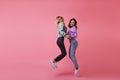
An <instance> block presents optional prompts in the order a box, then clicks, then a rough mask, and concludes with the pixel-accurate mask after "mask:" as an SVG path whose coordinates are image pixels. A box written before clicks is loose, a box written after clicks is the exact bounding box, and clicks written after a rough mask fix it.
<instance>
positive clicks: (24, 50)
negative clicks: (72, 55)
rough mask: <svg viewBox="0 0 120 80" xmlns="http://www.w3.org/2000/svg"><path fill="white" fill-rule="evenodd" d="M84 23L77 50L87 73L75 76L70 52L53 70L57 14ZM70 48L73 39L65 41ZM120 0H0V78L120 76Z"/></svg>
mask: <svg viewBox="0 0 120 80" xmlns="http://www.w3.org/2000/svg"><path fill="white" fill-rule="evenodd" d="M57 15H61V16H63V17H64V18H65V22H66V25H67V24H68V21H69V19H70V18H73V17H74V18H76V19H77V21H78V35H79V36H78V38H77V40H78V42H79V46H78V49H77V52H76V56H77V60H78V62H79V64H80V66H81V72H80V74H78V76H77V77H75V76H74V75H73V71H74V67H73V64H72V63H71V60H70V59H69V57H68V55H67V57H66V58H64V59H63V60H62V61H61V62H60V63H58V66H59V68H58V69H56V70H53V69H52V68H51V66H50V65H49V60H50V59H53V58H54V57H55V56H57V55H58V54H59V53H60V51H59V49H58V47H57V45H56V39H57V28H56V26H55V21H54V20H55V17H56V16H57ZM65 44H66V48H67V50H68V48H69V42H68V40H67V39H65ZM119 76H120V1H119V0H58V1H57V0H19V1H17V0H0V80H104V79H105V80H107V79H108V80H113V79H114V80H117V79H118V80H119Z"/></svg>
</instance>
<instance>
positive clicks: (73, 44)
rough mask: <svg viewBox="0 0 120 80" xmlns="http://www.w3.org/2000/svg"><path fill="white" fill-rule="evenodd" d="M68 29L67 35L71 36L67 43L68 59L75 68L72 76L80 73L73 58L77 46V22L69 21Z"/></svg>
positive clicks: (74, 20)
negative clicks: (68, 43) (68, 44)
mask: <svg viewBox="0 0 120 80" xmlns="http://www.w3.org/2000/svg"><path fill="white" fill-rule="evenodd" d="M68 27H69V28H70V29H69V31H68V34H69V35H70V36H71V38H69V41H70V48H69V57H70V59H71V60H72V62H73V64H74V67H75V71H74V74H75V75H76V74H78V73H79V71H80V67H79V65H78V63H77V60H76V57H75V52H76V48H77V46H78V42H77V40H76V37H77V21H76V19H74V18H72V19H70V21H69V24H68Z"/></svg>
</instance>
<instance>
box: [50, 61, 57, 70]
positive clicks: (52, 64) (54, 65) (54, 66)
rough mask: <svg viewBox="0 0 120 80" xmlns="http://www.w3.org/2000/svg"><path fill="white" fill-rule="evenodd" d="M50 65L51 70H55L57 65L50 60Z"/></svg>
mask: <svg viewBox="0 0 120 80" xmlns="http://www.w3.org/2000/svg"><path fill="white" fill-rule="evenodd" d="M50 64H51V66H52V68H53V69H55V68H57V64H56V63H55V62H53V61H52V60H50Z"/></svg>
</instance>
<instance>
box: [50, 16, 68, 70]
mask: <svg viewBox="0 0 120 80" xmlns="http://www.w3.org/2000/svg"><path fill="white" fill-rule="evenodd" d="M56 24H57V28H58V39H57V45H58V47H59V49H60V51H61V54H60V55H58V56H57V57H56V58H55V59H54V60H51V61H50V64H51V66H52V67H53V68H57V62H59V61H60V60H62V59H63V58H64V57H65V56H66V49H65V45H64V37H66V38H69V37H70V36H69V35H67V34H66V31H67V28H66V26H65V24H64V18H63V17H62V16H57V17H56Z"/></svg>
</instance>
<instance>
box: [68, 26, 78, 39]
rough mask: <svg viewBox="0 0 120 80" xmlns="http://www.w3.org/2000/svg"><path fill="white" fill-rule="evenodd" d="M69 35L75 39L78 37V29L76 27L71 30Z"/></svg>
mask: <svg viewBox="0 0 120 80" xmlns="http://www.w3.org/2000/svg"><path fill="white" fill-rule="evenodd" d="M69 34H70V36H71V37H73V38H74V37H76V36H77V29H76V27H73V28H71V29H70V31H69Z"/></svg>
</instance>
